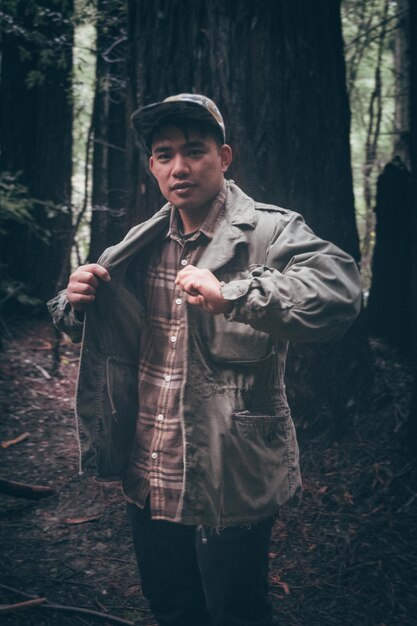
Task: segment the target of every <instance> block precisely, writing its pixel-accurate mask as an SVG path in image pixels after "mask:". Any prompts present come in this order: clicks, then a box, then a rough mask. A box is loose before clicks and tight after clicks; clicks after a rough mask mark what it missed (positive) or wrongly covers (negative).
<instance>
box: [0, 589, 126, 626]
mask: <svg viewBox="0 0 417 626" xmlns="http://www.w3.org/2000/svg"><path fill="white" fill-rule="evenodd" d="M0 587H2V588H3V589H7V590H8V591H13V592H14V593H18V594H19V595H21V596H24V597H25V598H31V599H32V600H38V601H39V600H42V604H41V603H40V602H38V603H37V605H39V608H41V609H53V610H54V611H67V612H69V613H77V614H81V615H92V616H93V617H98V618H101V619H105V620H107V621H108V622H112V623H113V624H122V625H123V626H134V623H133V622H131V621H130V620H126V619H122V618H121V617H116V616H115V615H109V614H108V613H100V612H99V611H93V610H92V609H84V608H83V607H80V606H69V605H66V604H53V603H52V602H48V600H47V598H40V597H39V596H35V595H32V594H29V593H25V592H24V591H20V589H14V588H13V587H9V586H8V585H3V584H2V583H0ZM20 604H26V603H20ZM7 606H13V605H7ZM32 606H33V605H32Z"/></svg>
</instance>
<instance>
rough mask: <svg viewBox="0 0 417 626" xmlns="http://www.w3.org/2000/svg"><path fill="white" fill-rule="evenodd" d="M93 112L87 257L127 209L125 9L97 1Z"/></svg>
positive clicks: (120, 227)
mask: <svg viewBox="0 0 417 626" xmlns="http://www.w3.org/2000/svg"><path fill="white" fill-rule="evenodd" d="M97 15H98V21H97V65H96V91H95V98H94V110H93V134H94V149H93V187H92V219H91V239H90V251H89V260H90V261H96V260H97V258H98V257H99V256H100V254H101V253H102V252H103V250H104V249H105V248H106V247H107V246H109V245H112V244H114V243H117V242H118V241H120V239H121V238H122V237H123V236H124V234H125V233H126V231H127V230H128V228H129V223H128V218H127V215H128V212H127V208H126V202H127V195H126V172H127V168H126V139H127V138H126V134H127V130H128V120H127V118H126V78H127V75H126V72H127V67H126V43H125V41H126V27H127V24H126V19H127V14H126V8H125V3H124V2H116V3H115V2H112V1H111V0H98V4H97Z"/></svg>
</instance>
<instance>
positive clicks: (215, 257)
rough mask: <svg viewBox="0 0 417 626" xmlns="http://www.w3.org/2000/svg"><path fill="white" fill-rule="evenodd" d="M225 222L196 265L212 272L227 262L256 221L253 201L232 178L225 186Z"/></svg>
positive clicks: (246, 241) (245, 240) (243, 242)
mask: <svg viewBox="0 0 417 626" xmlns="http://www.w3.org/2000/svg"><path fill="white" fill-rule="evenodd" d="M224 220H225V223H224V225H222V226H221V227H220V228H218V229H217V230H216V232H215V233H214V237H213V239H212V241H211V243H210V245H208V246H207V248H206V250H205V251H204V252H203V254H202V255H201V258H200V260H199V262H198V263H197V265H198V267H201V268H205V269H209V270H210V271H212V272H214V271H216V270H218V269H220V268H221V267H223V266H224V265H226V263H228V262H229V261H230V260H231V259H232V258H233V257H234V255H235V251H236V247H237V246H238V245H239V244H244V245H247V243H248V236H247V233H248V231H250V230H253V229H254V228H255V226H256V223H257V221H258V217H257V215H256V210H255V203H254V201H253V200H252V198H250V197H249V196H247V195H246V194H245V193H243V191H242V190H241V189H240V188H239V187H238V186H237V185H235V184H234V182H233V181H232V180H230V181H227V186H226V213H225V217H224Z"/></svg>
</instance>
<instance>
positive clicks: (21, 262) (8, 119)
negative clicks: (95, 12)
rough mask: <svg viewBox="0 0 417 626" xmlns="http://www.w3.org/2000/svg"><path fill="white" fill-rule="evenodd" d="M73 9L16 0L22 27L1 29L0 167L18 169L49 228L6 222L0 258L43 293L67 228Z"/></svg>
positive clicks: (57, 267)
mask: <svg viewBox="0 0 417 626" xmlns="http://www.w3.org/2000/svg"><path fill="white" fill-rule="evenodd" d="M39 5H41V6H39ZM59 11H60V12H61V18H60V19H54V18H53V16H55V17H56V16H57V15H59ZM71 15H72V3H71V2H68V1H64V0H62V2H61V3H57V2H55V1H53V0H48V1H47V0H44V2H38V3H37V4H35V3H26V2H23V0H19V1H17V2H16V4H15V13H14V14H13V24H14V26H15V25H18V26H19V27H20V28H17V27H16V28H12V29H9V30H7V31H6V29H4V31H3V34H2V64H1V65H2V75H1V96H0V110H1V120H2V122H1V124H2V127H1V132H2V138H3V139H2V152H1V163H0V170H1V171H3V172H5V171H7V172H10V173H12V174H15V175H17V174H18V173H20V178H19V182H20V183H22V184H24V185H25V186H26V187H27V188H28V194H29V196H30V197H31V198H32V199H33V209H32V215H33V217H34V219H35V221H36V223H37V224H38V226H40V227H42V228H43V229H45V231H48V232H49V233H50V236H49V237H48V241H47V242H44V241H41V240H40V239H39V238H38V237H36V236H34V235H33V233H32V232H31V231H30V230H29V229H27V228H26V227H22V226H19V225H17V224H11V225H10V228H9V229H8V230H9V236H8V238H7V240H5V241H4V242H3V246H2V249H3V250H2V256H1V262H2V263H4V264H5V265H6V268H7V274H8V277H9V278H10V279H12V280H17V281H22V282H23V283H26V284H28V285H29V286H30V293H31V294H32V295H34V296H37V297H38V298H41V299H48V298H49V297H51V296H52V295H53V294H54V293H55V290H56V285H57V282H58V279H59V276H60V273H61V266H62V263H63V262H64V260H65V259H66V257H67V254H66V253H67V248H68V243H69V237H70V233H71V218H70V213H69V210H68V207H69V205H70V202H71V172H72V154H71V150H72V102H71V71H72V41H73V32H72V26H71V22H70V20H69V19H68V18H70V17H71ZM34 23H35V24H36V28H34ZM45 203H46V204H45Z"/></svg>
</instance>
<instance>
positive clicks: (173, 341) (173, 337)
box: [171, 335, 177, 343]
mask: <svg viewBox="0 0 417 626" xmlns="http://www.w3.org/2000/svg"><path fill="white" fill-rule="evenodd" d="M176 341H177V338H176V336H175V335H172V337H171V342H172V343H175V342H176Z"/></svg>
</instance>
